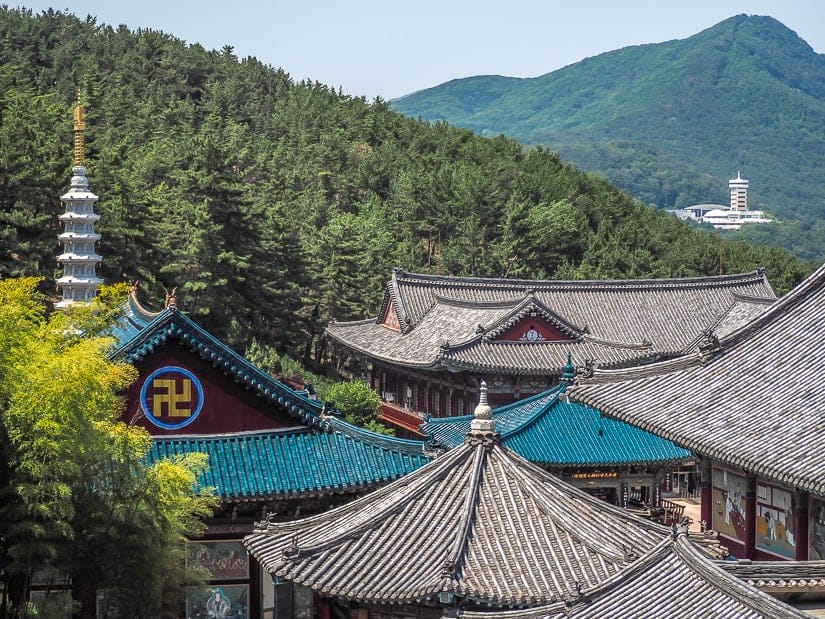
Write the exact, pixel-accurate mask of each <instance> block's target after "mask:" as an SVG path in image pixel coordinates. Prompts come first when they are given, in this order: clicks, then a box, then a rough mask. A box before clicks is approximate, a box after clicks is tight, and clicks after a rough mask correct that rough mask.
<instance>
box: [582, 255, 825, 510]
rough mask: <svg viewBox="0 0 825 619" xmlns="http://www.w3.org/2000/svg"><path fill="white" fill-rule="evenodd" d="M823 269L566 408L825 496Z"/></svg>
mask: <svg viewBox="0 0 825 619" xmlns="http://www.w3.org/2000/svg"><path fill="white" fill-rule="evenodd" d="M823 316H825V266H822V267H820V268H819V269H818V270H816V271H815V272H814V273H813V274H812V275H811V276H810V277H808V278H807V279H806V280H805V281H803V282H802V283H801V284H799V285H798V286H797V287H796V288H794V289H793V290H792V291H791V292H789V293H788V294H787V295H785V296H784V297H783V298H782V299H780V300H779V301H778V302H776V303H775V304H774V305H773V306H772V307H771V308H770V309H769V310H768V311H766V312H765V313H763V314H762V315H761V316H759V317H758V318H756V319H755V320H754V321H753V322H751V323H750V324H749V325H746V326H744V327H742V328H741V329H739V330H737V331H735V332H733V333H731V334H729V335H728V336H727V337H722V338H719V339H717V338H715V337H708V338H707V341H705V342H703V343H702V344H701V345H700V347H699V350H698V351H697V352H695V353H692V354H689V355H685V356H683V357H680V358H677V359H673V360H670V361H665V362H661V363H655V364H652V365H649V366H646V367H641V368H635V369H626V370H614V371H609V370H603V371H596V372H594V373H593V376H592V377H591V378H583V379H580V384H577V385H576V386H574V387H572V388H571V389H570V390H569V393H570V396H571V398H573V399H575V400H577V401H580V402H583V403H585V404H588V405H590V406H593V407H595V408H597V409H599V410H601V411H602V412H604V413H605V414H607V415H610V416H612V417H615V418H617V419H621V420H622V421H626V422H628V423H631V424H633V425H635V426H638V427H641V428H643V429H645V430H647V431H649V432H653V433H654V434H657V435H659V436H662V437H664V438H667V439H669V440H672V441H673V442H675V443H677V444H679V445H681V446H683V447H686V448H687V449H690V450H691V451H694V452H697V453H700V454H702V455H705V456H707V457H710V458H712V459H714V460H717V461H719V462H722V463H725V464H728V465H730V466H733V467H736V468H740V469H744V470H747V471H749V472H751V473H753V474H756V475H758V476H761V477H765V478H769V479H772V480H775V481H778V482H781V483H784V484H788V485H791V486H795V487H797V488H800V489H802V490H807V491H809V492H812V493H815V494H818V495H825V476H823V474H822V472H823V471H825V450H823V449H822V448H821V437H822V427H823V426H822V419H823V416H825V388H823V385H824V384H825V383H823V379H822V377H823V375H825V355H823Z"/></svg>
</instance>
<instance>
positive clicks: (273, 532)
mask: <svg viewBox="0 0 825 619" xmlns="http://www.w3.org/2000/svg"><path fill="white" fill-rule="evenodd" d="M488 410H489V408H488ZM488 423H492V422H488ZM499 439H500V437H499V435H498V434H496V433H492V432H489V431H484V432H480V431H478V430H476V429H474V430H472V431H471V432H470V433H469V434H468V437H467V440H466V441H465V443H464V444H463V445H461V446H460V447H456V448H455V449H452V450H450V451H448V452H447V453H445V454H444V455H442V456H439V457H438V458H436V459H435V461H433V462H431V463H430V464H428V465H425V466H424V467H422V468H421V469H418V470H417V471H414V472H413V473H410V474H408V475H406V476H405V477H403V478H401V479H400V480H398V481H396V482H393V483H392V484H390V485H388V486H386V487H384V488H382V489H379V490H377V491H375V492H373V493H371V494H369V495H367V496H365V497H363V498H361V499H358V500H357V501H354V502H352V503H349V504H347V505H344V506H342V507H339V508H337V509H334V510H332V511H329V512H327V513H324V514H320V515H318V516H313V517H311V518H307V519H305V520H300V521H295V522H263V523H259V524H258V525H257V526H256V528H255V531H254V533H253V534H252V535H250V536H248V537H247V538H246V539H245V540H244V543H245V544H246V546H247V547H248V549H249V551H250V552H251V553H252V555H253V556H254V557H255V558H256V559H257V560H258V561H259V562H260V563H261V565H262V566H263V567H264V569H266V570H267V571H268V572H269V573H271V574H273V575H275V576H278V577H279V578H282V579H284V580H288V581H292V582H295V583H299V584H302V585H304V586H307V587H310V588H312V589H313V590H315V591H316V592H318V593H319V594H321V595H324V596H330V597H336V598H343V599H350V600H357V601H360V602H371V603H418V602H422V601H428V600H429V601H433V600H434V599H437V597H438V595H439V593H445V594H452V595H455V596H459V597H461V598H463V599H471V600H474V601H477V602H479V603H489V604H491V605H494V606H496V607H515V606H519V605H538V604H544V603H549V602H552V601H555V600H560V599H562V598H563V597H564V596H566V595H567V594H568V593H569V591H571V590H572V589H573V588H574V587H575V584H576V583H580V585H581V586H583V587H585V588H592V587H595V586H596V585H598V584H599V583H601V582H603V581H604V580H605V579H607V578H610V577H611V576H613V575H614V574H616V573H618V572H619V571H620V570H622V569H623V568H625V567H626V566H627V565H628V564H629V563H632V562H633V561H635V560H636V559H637V558H638V557H639V556H641V555H643V554H645V553H646V552H648V551H649V550H650V549H651V548H653V547H654V546H656V545H657V544H658V543H659V542H660V541H661V540H662V539H665V538H666V537H667V536H668V535H669V534H670V531H669V529H667V528H666V527H662V526H661V525H658V524H656V523H653V522H651V521H648V520H644V519H641V518H638V517H636V516H634V515H633V514H631V513H629V512H627V511H625V510H622V509H620V508H618V507H615V506H612V505H608V504H607V503H604V502H602V501H600V500H599V499H596V498H594V497H592V496H590V495H588V494H586V493H584V492H582V491H580V490H577V489H576V488H573V487H572V486H569V485H567V484H565V483H564V482H562V481H561V480H559V479H558V478H556V477H553V476H552V475H550V474H549V473H547V472H545V471H543V470H541V469H540V468H538V467H536V466H534V465H532V464H530V463H529V462H527V461H526V460H524V459H522V458H521V457H519V456H518V455H516V454H515V453H513V452H511V451H510V450H508V449H506V448H503V447H502V446H501V445H500V444H499Z"/></svg>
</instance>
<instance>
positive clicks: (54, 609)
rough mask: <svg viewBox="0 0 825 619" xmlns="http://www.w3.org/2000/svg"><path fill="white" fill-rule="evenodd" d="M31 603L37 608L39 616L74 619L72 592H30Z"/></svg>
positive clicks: (54, 618) (63, 590)
mask: <svg viewBox="0 0 825 619" xmlns="http://www.w3.org/2000/svg"><path fill="white" fill-rule="evenodd" d="M29 601H30V602H31V603H32V605H33V606H34V607H35V608H37V614H38V615H39V616H43V617H52V618H53V619H72V592H71V591H66V590H65V589H62V590H38V591H31V592H29Z"/></svg>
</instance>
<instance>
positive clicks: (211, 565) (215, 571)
mask: <svg viewBox="0 0 825 619" xmlns="http://www.w3.org/2000/svg"><path fill="white" fill-rule="evenodd" d="M186 567H201V568H204V569H205V570H207V571H208V572H209V574H210V580H247V579H248V578H249V553H248V552H247V550H246V548H244V545H243V542H241V541H240V540H222V541H214V542H212V541H209V542H201V541H194V542H187V544H186Z"/></svg>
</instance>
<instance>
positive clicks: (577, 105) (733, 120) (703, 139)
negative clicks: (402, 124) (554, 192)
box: [392, 15, 825, 261]
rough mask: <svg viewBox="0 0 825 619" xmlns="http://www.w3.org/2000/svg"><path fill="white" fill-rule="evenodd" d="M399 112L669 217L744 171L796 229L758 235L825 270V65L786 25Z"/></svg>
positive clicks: (723, 194) (769, 23)
mask: <svg viewBox="0 0 825 619" xmlns="http://www.w3.org/2000/svg"><path fill="white" fill-rule="evenodd" d="M392 106H393V107H394V108H395V109H397V110H399V111H401V112H404V113H405V114H408V115H410V116H413V117H418V116H421V117H423V118H425V119H429V120H433V121H435V120H446V121H448V122H450V123H453V124H455V125H458V126H461V127H467V128H471V129H473V130H475V131H477V132H479V133H481V134H483V135H497V134H499V133H504V134H506V135H508V136H510V137H513V138H516V139H518V140H520V141H522V142H523V143H525V144H543V145H545V146H548V147H549V148H551V149H553V150H555V151H557V152H559V153H560V154H561V156H562V157H564V158H565V159H566V160H569V161H572V162H574V163H576V164H577V165H579V166H580V167H581V168H582V169H585V170H589V171H593V172H599V173H601V174H603V175H604V176H605V177H606V178H608V179H610V180H611V181H612V182H614V183H616V184H617V185H619V186H620V187H622V188H624V189H626V190H628V191H629V192H630V193H631V194H633V195H634V196H635V197H637V198H639V199H640V200H642V201H643V202H645V203H646V204H652V205H655V206H657V207H659V208H673V207H684V206H687V205H690V204H697V203H709V202H715V203H722V204H726V203H727V202H728V194H727V182H728V179H730V178H735V177H736V174H737V172H738V171H739V170H741V172H742V177H743V178H748V179H750V181H751V188H750V189H751V191H750V196H749V198H750V200H749V201H750V203H751V205H752V208H763V209H765V210H767V211H769V212H770V213H771V214H772V215H773V216H774V217H777V218H779V219H781V220H782V221H783V224H782V225H781V226H772V227H771V230H770V231H769V232H766V231H764V230H760V231H756V232H755V234H754V236H756V235H759V238H764V239H766V240H771V241H773V242H778V243H780V244H781V245H782V246H784V247H786V248H789V249H792V250H793V251H794V252H795V253H797V254H798V255H802V256H806V257H809V258H815V259H817V260H818V261H823V260H825V243H823V242H822V239H823V238H825V184H823V183H822V182H821V179H822V166H823V153H825V55H823V54H817V53H815V52H814V51H813V50H812V49H811V47H810V46H809V45H808V44H807V43H806V42H805V41H803V40H802V39H801V38H799V37H798V36H797V35H796V33H794V32H793V31H791V30H790V29H788V28H787V27H785V26H783V25H782V24H781V23H780V22H778V21H776V20H775V19H773V18H770V17H761V16H746V15H738V16H736V17H732V18H730V19H727V20H725V21H723V22H721V23H720V24H717V25H716V26H713V27H712V28H709V29H707V30H705V31H703V32H700V33H698V34H696V35H694V36H692V37H689V38H687V39H684V40H677V41H668V42H666V43H659V44H653V45H640V46H634V47H627V48H624V49H620V50H616V51H613V52H608V53H605V54H601V55H599V56H596V57H593V58H587V59H585V60H583V61H581V62H578V63H576V64H573V65H570V66H568V67H565V68H563V69H560V70H558V71H554V72H552V73H548V74H546V75H543V76H541V77H536V78H531V79H515V78H503V77H500V76H479V77H472V78H467V79H462V80H454V81H452V82H448V83H446V84H442V85H441V86H437V87H435V88H431V89H428V90H423V91H420V92H417V93H414V94H411V95H408V96H406V97H403V98H401V99H399V100H397V101H394V102H392ZM750 232H754V231H751V230H748V232H747V233H750Z"/></svg>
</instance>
